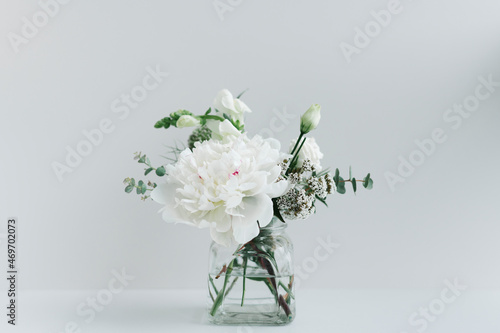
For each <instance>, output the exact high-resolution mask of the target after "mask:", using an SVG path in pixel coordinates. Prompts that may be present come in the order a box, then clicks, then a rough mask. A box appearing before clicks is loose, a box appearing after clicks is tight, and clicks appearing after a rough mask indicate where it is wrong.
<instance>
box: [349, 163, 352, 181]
mask: <svg viewBox="0 0 500 333" xmlns="http://www.w3.org/2000/svg"><path fill="white" fill-rule="evenodd" d="M349 179H352V173H351V166H350V165H349Z"/></svg>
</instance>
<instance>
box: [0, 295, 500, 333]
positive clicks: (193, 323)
mask: <svg viewBox="0 0 500 333" xmlns="http://www.w3.org/2000/svg"><path fill="white" fill-rule="evenodd" d="M441 292H442V291H441V290H432V289H424V290H311V289H305V290H300V291H299V292H298V294H297V317H296V319H295V321H294V322H293V323H292V324H290V325H287V326H281V327H256V326H253V327H238V326H214V325H211V324H209V323H207V316H206V310H205V302H206V298H205V291H204V290H146V291H145V290H125V291H123V292H121V293H118V294H116V295H114V296H113V299H112V300H111V301H110V303H109V304H107V305H105V306H104V307H103V308H102V309H100V310H101V311H100V312H95V317H94V318H92V319H91V315H90V313H89V312H88V310H89V308H88V307H86V306H85V307H82V308H81V310H83V311H85V310H86V311H87V312H85V314H84V315H82V314H80V315H79V314H78V313H77V308H78V307H79V306H82V305H81V304H82V303H85V302H86V301H87V298H88V297H95V296H96V295H97V291H90V290H88V291H21V294H20V297H19V299H18V304H19V308H18V323H17V325H16V326H15V327H12V326H11V325H7V324H6V319H5V318H6V317H5V314H2V316H1V318H2V323H1V324H0V327H2V329H1V331H2V332H53V333H56V332H57V333H60V332H65V333H66V332H68V333H69V332H96V333H98V332H106V333H109V332H120V333H126V332H134V333H135V332H217V333H221V332H234V333H249V332H288V333H290V332H311V333H312V332H338V333H341V332H347V333H358V332H366V333H378V332H380V333H382V332H383V333H403V332H407V333H413V332H419V331H418V330H419V329H420V331H421V332H440V333H448V332H449V333H465V332H482V333H483V332H484V333H486V332H495V333H496V332H500V290H472V289H470V290H469V289H467V290H465V291H462V292H461V294H460V295H459V296H458V297H455V298H454V300H453V301H451V302H449V304H448V303H445V302H442V301H440V299H441V297H442V296H441ZM452 296H453V294H448V295H445V297H447V300H450V299H451V298H453V297H452ZM443 304H444V308H440V306H441V305H443ZM429 307H431V308H432V307H434V310H433V311H437V312H441V313H438V314H436V315H433V314H432V312H430V316H431V317H429V318H430V319H432V320H430V319H429V320H426V319H423V318H424V317H422V316H421V315H419V314H418V311H419V309H420V308H424V309H425V308H429ZM2 308H3V309H5V307H3V306H2ZM3 312H5V310H3ZM415 313H416V314H415ZM412 314H413V316H414V317H413V321H416V322H417V324H415V323H414V325H413V326H412V325H411V324H410V322H409V318H410V317H411V316H412ZM89 319H90V320H89ZM86 320H89V322H86ZM424 321H426V324H424V323H423V322H424ZM72 322H73V323H72ZM424 326H426V327H425V329H424ZM5 328H7V329H5Z"/></svg>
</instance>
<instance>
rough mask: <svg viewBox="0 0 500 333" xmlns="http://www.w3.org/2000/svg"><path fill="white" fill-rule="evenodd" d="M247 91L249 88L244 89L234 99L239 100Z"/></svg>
mask: <svg viewBox="0 0 500 333" xmlns="http://www.w3.org/2000/svg"><path fill="white" fill-rule="evenodd" d="M248 89H250V88H246V89H245V90H243V91H242V92H240V94H239V95H238V96H236V98H237V99H240V97H241V96H243V94H244V93H246V92H247V91H248Z"/></svg>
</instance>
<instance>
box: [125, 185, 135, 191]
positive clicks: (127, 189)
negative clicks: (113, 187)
mask: <svg viewBox="0 0 500 333" xmlns="http://www.w3.org/2000/svg"><path fill="white" fill-rule="evenodd" d="M133 189H134V186H132V185H128V186H127V187H125V192H127V193H130V192H132V190H133Z"/></svg>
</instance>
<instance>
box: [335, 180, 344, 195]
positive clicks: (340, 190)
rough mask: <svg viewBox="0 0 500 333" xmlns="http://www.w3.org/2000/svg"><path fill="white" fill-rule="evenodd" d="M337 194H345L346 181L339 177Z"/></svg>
mask: <svg viewBox="0 0 500 333" xmlns="http://www.w3.org/2000/svg"><path fill="white" fill-rule="evenodd" d="M337 192H338V193H340V194H345V181H344V178H342V177H339V183H338V184H337Z"/></svg>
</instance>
